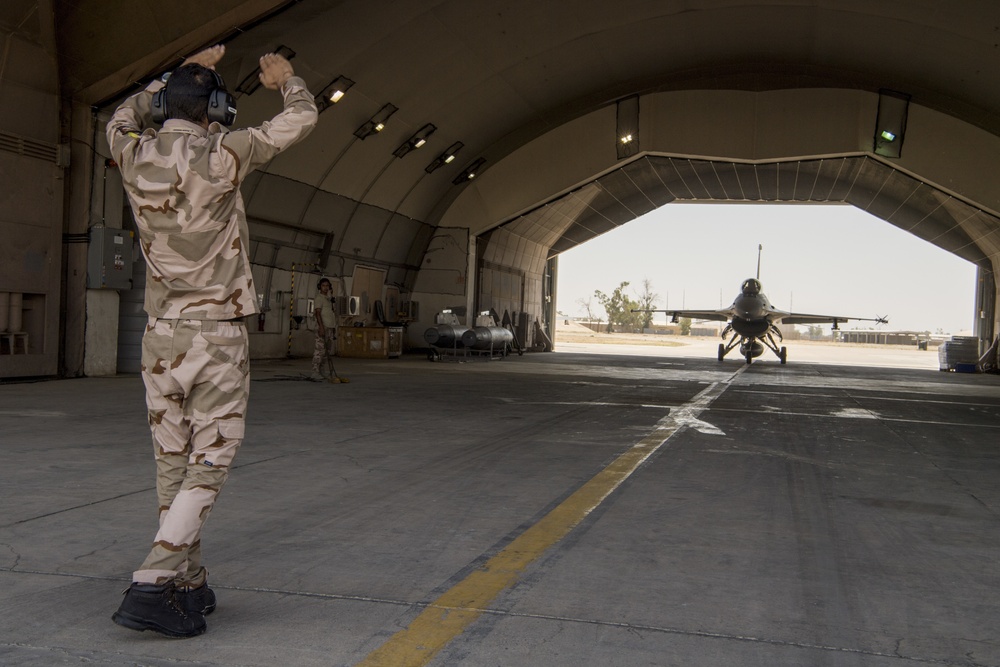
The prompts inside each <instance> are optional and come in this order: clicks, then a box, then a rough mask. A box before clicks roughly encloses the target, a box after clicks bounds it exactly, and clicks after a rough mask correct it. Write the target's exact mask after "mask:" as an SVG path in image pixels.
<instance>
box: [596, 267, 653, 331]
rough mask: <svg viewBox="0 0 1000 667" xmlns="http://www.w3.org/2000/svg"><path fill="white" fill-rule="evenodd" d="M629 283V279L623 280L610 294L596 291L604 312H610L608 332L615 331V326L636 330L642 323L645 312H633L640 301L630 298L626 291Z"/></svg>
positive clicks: (624, 329)
mask: <svg viewBox="0 0 1000 667" xmlns="http://www.w3.org/2000/svg"><path fill="white" fill-rule="evenodd" d="M628 285H629V283H628V281H627V280H626V281H623V282H622V284H621V285H619V286H618V287H616V288H615V290H614V291H613V292H612V293H611V295H610V296H608V295H607V294H605V293H604V292H602V291H601V290H595V291H594V296H595V297H596V298H597V301H598V302H599V303H600V304H601V305H602V306H604V312H606V313H607V314H608V333H611V332H613V331H614V330H615V326H618V327H619V328H620V329H621V330H622V331H635V330H637V329H639V327H640V325H641V323H642V315H643V313H633V312H631V311H632V309H634V308H638V307H639V303H638V302H636V301H633V300H632V299H630V298H629V297H628V294H626V293H625V288H626V287H628Z"/></svg>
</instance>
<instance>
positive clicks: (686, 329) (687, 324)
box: [679, 317, 691, 336]
mask: <svg viewBox="0 0 1000 667" xmlns="http://www.w3.org/2000/svg"><path fill="white" fill-rule="evenodd" d="M679 324H680V328H681V335H682V336H690V335H691V318H690V317H682V318H681V319H680V322H679Z"/></svg>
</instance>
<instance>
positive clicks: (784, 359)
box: [778, 347, 788, 364]
mask: <svg viewBox="0 0 1000 667" xmlns="http://www.w3.org/2000/svg"><path fill="white" fill-rule="evenodd" d="M778 359H781V363H783V364H787V363H788V348H786V347H782V348H781V352H779V353H778Z"/></svg>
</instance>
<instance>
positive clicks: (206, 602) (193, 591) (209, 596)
mask: <svg viewBox="0 0 1000 667" xmlns="http://www.w3.org/2000/svg"><path fill="white" fill-rule="evenodd" d="M177 601H178V602H179V603H180V605H181V609H183V610H184V613H186V614H191V613H192V612H195V613H198V614H201V615H203V616H208V615H209V614H211V613H212V612H213V611H215V591H213V590H212V589H211V588H209V587H208V582H207V581H206V582H205V583H203V584H202V585H201V586H199V587H198V588H187V587H181V588H178V589H177Z"/></svg>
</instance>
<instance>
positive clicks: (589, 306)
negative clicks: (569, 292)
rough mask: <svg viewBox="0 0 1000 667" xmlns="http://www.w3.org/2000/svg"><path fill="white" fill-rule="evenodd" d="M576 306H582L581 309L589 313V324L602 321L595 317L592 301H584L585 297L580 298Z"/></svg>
mask: <svg viewBox="0 0 1000 667" xmlns="http://www.w3.org/2000/svg"><path fill="white" fill-rule="evenodd" d="M576 305H578V306H580V308H582V309H583V311H584V312H585V313H587V321H588V322H594V321H600V320H599V318H598V317H597V316H596V315H594V306H593V303H592V299H589V298H587V299H584V298H583V297H580V298H579V299H577V300H576Z"/></svg>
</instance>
